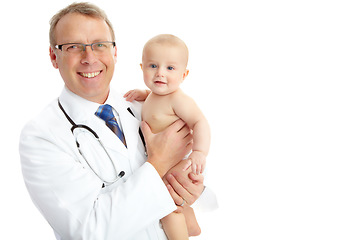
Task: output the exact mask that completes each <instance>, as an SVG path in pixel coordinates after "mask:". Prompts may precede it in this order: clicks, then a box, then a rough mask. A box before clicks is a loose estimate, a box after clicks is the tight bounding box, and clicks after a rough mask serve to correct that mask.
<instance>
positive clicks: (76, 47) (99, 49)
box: [55, 41, 116, 54]
mask: <svg viewBox="0 0 360 240" xmlns="http://www.w3.org/2000/svg"><path fill="white" fill-rule="evenodd" d="M87 46H90V47H91V50H93V52H94V53H95V54H102V53H106V52H108V51H109V50H110V49H111V47H115V46H116V44H115V42H110V41H103V42H96V43H91V44H83V43H65V44H61V45H55V48H56V49H59V50H60V51H63V52H67V53H71V54H78V53H81V52H84V51H85V49H86V47H87Z"/></svg>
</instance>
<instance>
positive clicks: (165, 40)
mask: <svg viewBox="0 0 360 240" xmlns="http://www.w3.org/2000/svg"><path fill="white" fill-rule="evenodd" d="M154 43H155V44H156V43H157V44H167V45H170V46H180V47H183V48H184V51H185V54H186V65H187V62H188V57H189V50H188V47H187V46H186V44H185V42H184V41H183V40H181V39H180V38H178V37H177V36H174V35H172V34H159V35H157V36H155V37H153V38H151V39H150V40H149V41H147V42H146V43H145V46H144V49H143V55H144V50H145V49H146V48H147V47H148V46H150V45H151V44H154Z"/></svg>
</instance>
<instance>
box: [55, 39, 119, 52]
mask: <svg viewBox="0 0 360 240" xmlns="http://www.w3.org/2000/svg"><path fill="white" fill-rule="evenodd" d="M99 43H111V44H112V45H113V47H115V46H116V43H115V42H113V41H101V42H94V43H89V44H84V43H64V44H58V45H55V48H56V49H59V50H60V51H63V50H62V47H63V46H65V45H71V44H79V45H82V46H83V50H82V51H81V52H85V50H86V47H87V46H90V47H91V50H92V51H94V48H93V45H94V44H99Z"/></svg>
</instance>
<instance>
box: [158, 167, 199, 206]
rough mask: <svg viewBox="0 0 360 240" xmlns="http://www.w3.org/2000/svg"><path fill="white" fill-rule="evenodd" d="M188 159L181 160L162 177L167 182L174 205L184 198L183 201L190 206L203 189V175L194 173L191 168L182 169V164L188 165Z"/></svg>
mask: <svg viewBox="0 0 360 240" xmlns="http://www.w3.org/2000/svg"><path fill="white" fill-rule="evenodd" d="M188 161H189V160H184V161H181V162H180V163H178V164H177V165H176V166H175V167H174V168H173V169H171V170H170V171H169V173H168V174H167V175H166V176H165V177H164V178H165V179H166V181H165V183H166V182H167V183H168V184H167V185H166V186H167V188H168V190H169V192H170V194H171V197H172V198H173V199H174V202H175V204H176V205H181V204H182V203H183V200H185V203H186V204H187V205H189V206H190V205H192V204H193V203H194V202H195V201H196V200H197V199H198V198H199V197H200V195H201V193H202V192H203V191H204V177H203V175H201V174H194V173H193V172H192V171H191V168H188V169H187V170H185V171H184V170H183V169H184V166H187V165H189V163H188Z"/></svg>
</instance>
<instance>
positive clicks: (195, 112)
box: [171, 90, 210, 174]
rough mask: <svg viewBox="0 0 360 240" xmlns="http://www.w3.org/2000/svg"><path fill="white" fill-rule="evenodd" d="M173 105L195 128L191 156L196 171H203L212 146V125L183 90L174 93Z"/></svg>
mask: <svg viewBox="0 0 360 240" xmlns="http://www.w3.org/2000/svg"><path fill="white" fill-rule="evenodd" d="M171 101H172V107H173V110H174V112H175V114H176V115H177V116H178V117H180V118H181V119H182V120H183V121H184V122H186V123H187V125H188V126H189V128H190V129H192V130H193V140H194V144H193V151H192V153H191V154H190V156H189V159H191V161H192V170H193V172H194V173H196V174H199V173H202V172H203V171H204V169H205V161H206V156H207V154H208V152H209V148H210V126H209V124H208V121H207V120H206V118H205V116H204V115H203V113H202V112H201V110H200V108H199V107H198V106H197V105H196V103H195V101H194V100H193V99H192V98H190V97H189V96H187V95H185V94H184V93H183V92H182V91H181V90H178V91H177V92H176V93H174V95H173V98H172V99H171Z"/></svg>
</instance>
